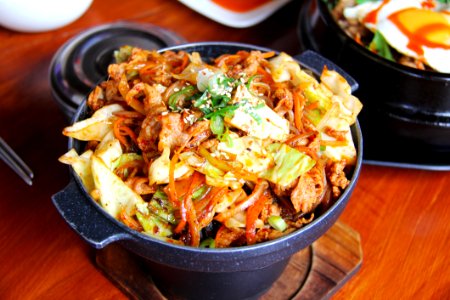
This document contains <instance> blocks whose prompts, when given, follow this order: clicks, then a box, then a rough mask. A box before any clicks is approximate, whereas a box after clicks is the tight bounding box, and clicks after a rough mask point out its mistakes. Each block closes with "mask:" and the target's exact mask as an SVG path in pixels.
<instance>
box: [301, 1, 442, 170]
mask: <svg viewBox="0 0 450 300" xmlns="http://www.w3.org/2000/svg"><path fill="white" fill-rule="evenodd" d="M329 2H333V1H324V0H307V1H305V3H304V5H303V6H302V9H301V12H300V17H299V27H298V30H299V37H300V44H301V46H302V47H303V50H306V49H311V50H314V51H317V52H319V53H320V54H322V55H323V56H325V57H327V58H329V59H331V60H332V61H334V62H335V63H336V64H338V65H339V66H340V67H342V68H343V69H344V70H345V71H346V72H348V73H349V74H350V75H351V76H353V77H354V78H355V79H356V80H357V81H358V83H359V84H360V88H359V89H358V91H357V92H356V93H355V95H356V96H358V97H359V98H360V100H361V101H362V103H363V104H364V109H363V111H362V113H361V115H360V118H359V120H360V122H361V128H362V131H363V133H364V137H365V141H364V162H367V163H373V164H380V165H390V166H398V167H408V168H422V169H432V170H450V74H444V73H437V72H431V71H422V70H417V69H413V68H410V67H406V66H402V65H400V64H397V63H393V62H390V61H388V60H386V59H384V58H382V57H380V56H378V55H376V54H374V53H372V52H370V51H368V50H367V49H365V48H364V47H363V46H361V45H359V44H358V43H356V42H355V41H354V40H353V39H352V38H350V37H349V36H347V34H346V33H345V32H344V31H343V30H342V29H341V28H340V27H339V25H338V24H337V23H336V22H335V20H334V19H333V17H332V16H331V14H330V11H329V9H328V7H327V5H328V3H329Z"/></svg>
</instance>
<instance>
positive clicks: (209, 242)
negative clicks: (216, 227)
mask: <svg viewBox="0 0 450 300" xmlns="http://www.w3.org/2000/svg"><path fill="white" fill-rule="evenodd" d="M215 247H216V242H215V241H214V239H213V238H207V239H204V240H203V241H202V242H201V243H200V248H215Z"/></svg>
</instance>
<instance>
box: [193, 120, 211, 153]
mask: <svg viewBox="0 0 450 300" xmlns="http://www.w3.org/2000/svg"><path fill="white" fill-rule="evenodd" d="M187 133H188V134H189V135H190V136H192V139H191V140H190V141H189V144H188V145H187V147H188V148H193V147H197V146H198V145H200V144H201V143H202V142H203V141H206V140H207V139H208V138H209V137H210V136H211V134H212V132H211V129H210V127H209V120H202V121H198V122H195V123H194V124H192V125H191V126H190V127H189V128H188V129H187Z"/></svg>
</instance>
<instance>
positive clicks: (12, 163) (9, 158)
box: [0, 137, 34, 185]
mask: <svg viewBox="0 0 450 300" xmlns="http://www.w3.org/2000/svg"><path fill="white" fill-rule="evenodd" d="M0 158H1V159H2V160H3V161H4V162H5V163H6V164H7V165H8V166H9V167H10V168H11V169H13V170H14V171H15V172H16V173H17V175H19V176H20V178H22V179H23V180H24V181H25V182H26V183H27V184H28V185H32V184H33V181H32V179H33V177H34V174H33V171H32V170H31V169H30V167H28V166H27V164H25V162H24V161H23V160H22V159H21V158H20V157H19V156H18V155H17V154H16V152H14V150H13V149H11V147H10V146H9V145H8V144H7V143H6V142H5V141H4V140H3V139H2V138H1V137H0Z"/></svg>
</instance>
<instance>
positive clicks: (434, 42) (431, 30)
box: [388, 8, 450, 55]
mask: <svg viewBox="0 0 450 300" xmlns="http://www.w3.org/2000/svg"><path fill="white" fill-rule="evenodd" d="M388 19H389V20H390V21H391V22H392V23H394V24H395V25H396V26H397V28H398V29H399V30H400V31H401V32H402V33H403V34H404V35H405V36H406V37H407V38H408V41H409V43H408V48H409V49H411V50H412V51H414V52H416V53H417V54H419V55H421V54H423V49H422V47H423V46H425V47H429V48H443V49H450V17H449V16H446V15H445V14H443V13H439V12H435V11H430V10H422V9H417V8H409V9H404V10H400V11H397V12H395V13H393V14H391V15H390V16H389V17H388Z"/></svg>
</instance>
